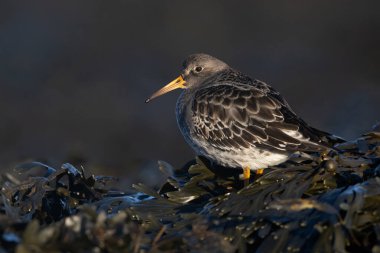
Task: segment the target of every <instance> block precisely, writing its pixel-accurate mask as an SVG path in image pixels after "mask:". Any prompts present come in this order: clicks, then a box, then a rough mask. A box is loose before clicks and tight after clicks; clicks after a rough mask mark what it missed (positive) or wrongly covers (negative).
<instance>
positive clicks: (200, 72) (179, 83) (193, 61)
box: [145, 54, 229, 103]
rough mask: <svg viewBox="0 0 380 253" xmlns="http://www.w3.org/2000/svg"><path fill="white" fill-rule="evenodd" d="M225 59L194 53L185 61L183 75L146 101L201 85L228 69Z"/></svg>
mask: <svg viewBox="0 0 380 253" xmlns="http://www.w3.org/2000/svg"><path fill="white" fill-rule="evenodd" d="M228 68H229V66H228V65H227V64H226V63H224V62H223V61H221V60H219V59H217V58H215V57H212V56H210V55H207V54H192V55H190V56H189V57H187V59H186V60H185V61H184V62H183V69H182V73H181V75H179V77H177V78H176V79H174V80H173V81H171V82H170V83H169V84H167V85H165V86H164V87H162V88H161V89H159V90H158V91H156V92H155V93H153V94H152V96H150V97H149V98H148V99H147V100H146V101H145V102H146V103H147V102H149V101H151V100H152V99H154V98H156V97H158V96H161V95H163V94H165V93H168V92H169V91H172V90H175V89H179V88H181V89H191V88H195V87H200V86H201V85H202V84H204V83H205V81H206V80H207V79H209V78H211V77H212V76H214V75H215V74H217V73H219V72H221V71H223V70H226V69H228Z"/></svg>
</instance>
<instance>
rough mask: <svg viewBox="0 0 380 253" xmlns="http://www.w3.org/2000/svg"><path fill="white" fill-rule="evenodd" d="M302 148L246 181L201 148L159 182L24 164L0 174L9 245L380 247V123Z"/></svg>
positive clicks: (0, 238) (0, 231) (1, 214)
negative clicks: (122, 186) (319, 147)
mask: <svg viewBox="0 0 380 253" xmlns="http://www.w3.org/2000/svg"><path fill="white" fill-rule="evenodd" d="M336 148H337V151H332V152H329V153H323V154H309V155H306V154H295V155H294V156H293V157H292V158H291V159H290V160H289V161H287V162H286V163H284V164H281V165H278V166H275V167H271V168H269V169H267V170H265V173H264V175H262V176H260V177H255V178H253V179H252V180H251V182H250V184H249V185H247V186H244V184H243V183H242V181H240V180H239V179H238V178H239V173H240V171H239V170H237V169H232V168H222V167H220V166H217V165H214V164H212V162H210V161H208V160H207V159H205V158H203V157H197V158H196V159H195V160H194V161H191V162H189V163H187V164H186V165H185V166H184V167H183V168H180V169H175V168H173V167H172V166H170V165H169V164H167V163H165V162H159V169H160V170H161V172H162V173H163V174H164V175H165V176H167V181H166V183H165V184H163V185H162V186H161V187H160V188H159V190H158V191H156V190H154V189H151V188H150V187H147V186H145V185H144V184H136V185H134V188H135V192H134V193H124V192H122V191H119V190H117V189H116V190H115V189H113V187H112V185H113V180H115V179H113V178H110V177H101V176H94V175H89V176H88V175H86V173H85V171H84V170H83V168H79V169H78V168H75V167H74V166H72V165H70V164H64V165H63V166H62V167H61V168H59V169H54V168H51V167H49V166H48V165H45V164H42V163H38V162H34V163H28V164H22V165H20V166H19V167H18V168H16V172H15V173H7V174H4V175H3V176H2V179H1V195H2V198H1V199H0V221H1V222H0V250H1V252H19V253H23V252H254V251H257V252H356V251H358V250H361V251H363V252H380V132H379V131H378V129H376V128H374V130H373V131H372V132H370V133H366V134H364V135H363V136H362V137H360V138H358V139H357V140H355V141H351V142H344V143H340V144H337V145H336Z"/></svg>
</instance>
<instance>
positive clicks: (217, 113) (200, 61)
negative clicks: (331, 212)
mask: <svg viewBox="0 0 380 253" xmlns="http://www.w3.org/2000/svg"><path fill="white" fill-rule="evenodd" d="M175 89H183V91H182V93H181V94H180V96H179V97H178V100H177V104H176V110H175V112H176V119H177V123H178V127H179V129H180V131H181V133H182V135H183V136H184V138H185V140H186V142H187V143H188V144H189V145H190V146H191V147H192V148H193V150H194V151H195V152H196V153H197V154H198V155H201V156H204V157H207V158H208V159H210V160H211V161H213V162H215V163H216V164H218V165H221V166H224V167H229V168H240V169H243V174H242V175H241V176H242V179H244V180H249V178H250V177H251V171H254V172H255V173H256V174H259V175H260V174H263V172H264V169H265V168H268V167H270V166H274V165H278V164H281V163H283V162H285V161H287V160H288V159H289V158H290V156H291V155H293V154H294V153H296V152H305V153H308V152H323V151H326V150H330V149H332V145H333V144H332V142H338V141H339V140H340V138H339V137H336V136H334V135H331V134H329V133H327V132H324V131H321V130H318V129H316V128H314V127H312V126H310V125H309V124H307V123H306V122H305V121H304V120H303V119H302V118H300V117H299V116H297V114H296V113H295V112H294V111H293V109H292V108H291V107H290V105H289V104H288V102H287V101H286V100H285V99H284V98H283V97H282V96H281V94H280V93H279V92H278V91H276V90H275V89H274V88H273V87H271V86H270V85H269V84H267V83H265V82H263V81H260V80H257V79H252V78H251V77H249V76H248V75H246V74H243V73H242V72H240V71H238V70H236V69H234V68H232V67H230V66H229V65H228V64H227V63H225V62H223V61H221V60H219V59H217V58H215V57H213V56H210V55H207V54H203V53H199V54H192V55H190V56H188V57H187V58H186V60H185V61H184V62H183V69H182V72H181V74H180V75H179V76H178V77H177V78H176V79H174V80H173V81H172V82H170V83H169V84H167V85H166V86H164V87H163V88H161V89H159V90H157V91H156V92H154V93H153V94H152V95H151V96H150V97H149V98H148V99H147V100H146V101H145V102H146V103H148V102H150V101H151V100H152V99H154V98H157V97H159V96H161V95H163V94H165V93H168V92H170V91H172V90H175Z"/></svg>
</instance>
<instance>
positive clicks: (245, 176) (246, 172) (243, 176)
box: [240, 166, 251, 186]
mask: <svg viewBox="0 0 380 253" xmlns="http://www.w3.org/2000/svg"><path fill="white" fill-rule="evenodd" d="M240 178H241V179H242V180H244V186H247V185H248V184H249V179H250V178H251V169H250V168H249V167H248V166H247V167H244V168H243V174H241V175H240Z"/></svg>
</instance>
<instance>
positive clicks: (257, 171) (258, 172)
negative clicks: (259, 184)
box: [256, 169, 264, 176]
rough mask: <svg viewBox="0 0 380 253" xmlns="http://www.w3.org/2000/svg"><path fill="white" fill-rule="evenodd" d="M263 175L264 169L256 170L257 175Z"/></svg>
mask: <svg viewBox="0 0 380 253" xmlns="http://www.w3.org/2000/svg"><path fill="white" fill-rule="evenodd" d="M262 174H264V169H258V170H256V175H258V176H261V175H262Z"/></svg>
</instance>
